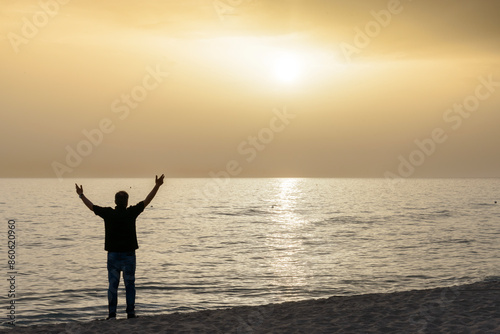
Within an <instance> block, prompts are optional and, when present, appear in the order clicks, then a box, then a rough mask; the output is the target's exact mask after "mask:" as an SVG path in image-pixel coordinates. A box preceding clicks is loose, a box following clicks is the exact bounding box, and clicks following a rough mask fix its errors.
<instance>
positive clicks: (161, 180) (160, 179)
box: [155, 174, 165, 187]
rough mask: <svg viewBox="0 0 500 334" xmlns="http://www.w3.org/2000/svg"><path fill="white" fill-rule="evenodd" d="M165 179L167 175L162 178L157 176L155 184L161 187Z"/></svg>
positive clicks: (162, 175)
mask: <svg viewBox="0 0 500 334" xmlns="http://www.w3.org/2000/svg"><path fill="white" fill-rule="evenodd" d="M164 178H165V175H164V174H161V176H160V177H158V175H155V183H156V185H157V186H158V187H159V186H161V185H162V184H163V179H164Z"/></svg>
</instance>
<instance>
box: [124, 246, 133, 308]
mask: <svg viewBox="0 0 500 334" xmlns="http://www.w3.org/2000/svg"><path fill="white" fill-rule="evenodd" d="M135 264H136V259H135V252H127V253H125V266H124V268H123V280H124V281H125V292H126V298H127V318H135Z"/></svg>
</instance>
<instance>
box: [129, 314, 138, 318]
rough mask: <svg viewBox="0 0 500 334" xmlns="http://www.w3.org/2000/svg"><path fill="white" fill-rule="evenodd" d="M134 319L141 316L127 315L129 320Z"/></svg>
mask: <svg viewBox="0 0 500 334" xmlns="http://www.w3.org/2000/svg"><path fill="white" fill-rule="evenodd" d="M134 318H139V316H137V315H136V314H135V313H130V314H127V319H134Z"/></svg>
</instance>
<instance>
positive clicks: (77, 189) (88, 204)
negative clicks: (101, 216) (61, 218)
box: [75, 183, 94, 211]
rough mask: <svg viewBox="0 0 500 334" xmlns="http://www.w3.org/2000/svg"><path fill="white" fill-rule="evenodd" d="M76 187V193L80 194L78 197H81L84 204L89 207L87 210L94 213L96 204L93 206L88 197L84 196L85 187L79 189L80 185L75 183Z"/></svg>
mask: <svg viewBox="0 0 500 334" xmlns="http://www.w3.org/2000/svg"><path fill="white" fill-rule="evenodd" d="M75 187H76V193H77V194H78V196H80V198H81V199H82V201H83V203H84V204H85V205H86V206H87V208H89V209H90V211H94V204H92V202H91V201H90V200H89V199H88V198H87V197H85V196H83V186H82V185H81V186H80V187H78V184H76V183H75Z"/></svg>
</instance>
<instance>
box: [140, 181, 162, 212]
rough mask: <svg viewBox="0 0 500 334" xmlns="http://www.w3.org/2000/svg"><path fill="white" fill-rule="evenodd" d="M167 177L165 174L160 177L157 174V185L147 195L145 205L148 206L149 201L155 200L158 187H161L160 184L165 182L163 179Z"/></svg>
mask: <svg viewBox="0 0 500 334" xmlns="http://www.w3.org/2000/svg"><path fill="white" fill-rule="evenodd" d="M164 178H165V175H163V174H161V176H160V177H158V175H155V186H154V187H153V190H151V192H150V193H149V194H148V196H146V199H145V200H144V207H146V206H148V205H149V203H151V201H152V200H153V198H154V197H155V195H156V192H157V191H158V189H160V186H161V185H162V184H163V179H164Z"/></svg>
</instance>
